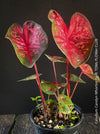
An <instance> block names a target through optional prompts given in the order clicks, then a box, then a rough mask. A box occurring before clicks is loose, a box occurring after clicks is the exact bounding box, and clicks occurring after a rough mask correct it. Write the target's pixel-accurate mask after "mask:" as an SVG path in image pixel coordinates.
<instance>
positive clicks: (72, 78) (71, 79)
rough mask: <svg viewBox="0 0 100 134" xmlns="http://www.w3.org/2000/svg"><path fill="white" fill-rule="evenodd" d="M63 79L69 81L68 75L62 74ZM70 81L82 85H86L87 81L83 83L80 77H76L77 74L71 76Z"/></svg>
mask: <svg viewBox="0 0 100 134" xmlns="http://www.w3.org/2000/svg"><path fill="white" fill-rule="evenodd" d="M61 76H62V77H64V78H65V79H67V74H62V75H61ZM69 77H70V78H69V79H70V81H73V82H80V83H86V82H85V81H83V80H82V79H81V78H79V77H78V76H76V75H75V74H69Z"/></svg>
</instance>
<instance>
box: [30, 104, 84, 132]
mask: <svg viewBox="0 0 100 134" xmlns="http://www.w3.org/2000/svg"><path fill="white" fill-rule="evenodd" d="M74 106H75V108H76V109H77V111H78V112H79V113H80V115H81V119H80V121H79V122H77V123H76V124H75V125H74V126H71V127H65V128H64V129H52V128H45V127H42V126H40V125H38V124H37V123H35V121H34V119H33V114H34V113H35V111H36V110H37V109H39V108H41V107H43V105H40V106H39V107H38V108H37V107H35V108H34V109H33V110H32V111H31V113H30V120H31V121H32V123H33V124H34V125H35V126H36V127H38V128H41V129H45V130H49V131H54V130H55V131H61V130H66V129H67V130H71V129H74V128H75V127H77V126H79V125H80V124H81V123H82V120H83V118H84V116H83V113H82V112H81V108H80V107H78V106H77V105H76V104H74Z"/></svg>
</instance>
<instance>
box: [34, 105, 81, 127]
mask: <svg viewBox="0 0 100 134" xmlns="http://www.w3.org/2000/svg"><path fill="white" fill-rule="evenodd" d="M80 118H81V115H80V114H79V113H78V112H77V111H76V110H75V109H73V112H72V114H71V115H70V116H69V115H65V117H63V118H60V117H59V115H58V116H56V117H55V112H51V116H47V118H46V119H45V118H44V114H43V109H42V108H40V109H38V110H37V111H36V113H35V114H34V117H33V119H34V121H35V122H36V124H38V125H40V126H42V127H45V128H51V129H64V128H65V127H68V128H69V127H72V126H74V125H75V124H77V123H78V122H79V121H80Z"/></svg>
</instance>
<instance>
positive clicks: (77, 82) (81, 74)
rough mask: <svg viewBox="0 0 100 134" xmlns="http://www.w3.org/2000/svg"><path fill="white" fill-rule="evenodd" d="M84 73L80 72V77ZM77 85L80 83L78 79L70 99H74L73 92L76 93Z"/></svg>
mask: <svg viewBox="0 0 100 134" xmlns="http://www.w3.org/2000/svg"><path fill="white" fill-rule="evenodd" d="M82 74H83V72H81V73H80V75H79V78H81V76H82ZM77 85H78V81H77V82H76V84H75V87H74V89H73V92H72V94H71V96H70V99H72V97H73V94H74V92H75V90H76V87H77Z"/></svg>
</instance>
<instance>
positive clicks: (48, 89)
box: [41, 81, 57, 95]
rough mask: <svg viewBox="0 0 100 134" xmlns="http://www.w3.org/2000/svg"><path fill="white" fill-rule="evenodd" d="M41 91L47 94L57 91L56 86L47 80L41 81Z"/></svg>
mask: <svg viewBox="0 0 100 134" xmlns="http://www.w3.org/2000/svg"><path fill="white" fill-rule="evenodd" d="M41 88H42V91H43V92H44V93H46V94H48V95H54V94H55V92H56V91H57V87H56V86H55V85H54V84H51V83H49V82H47V81H41Z"/></svg>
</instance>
